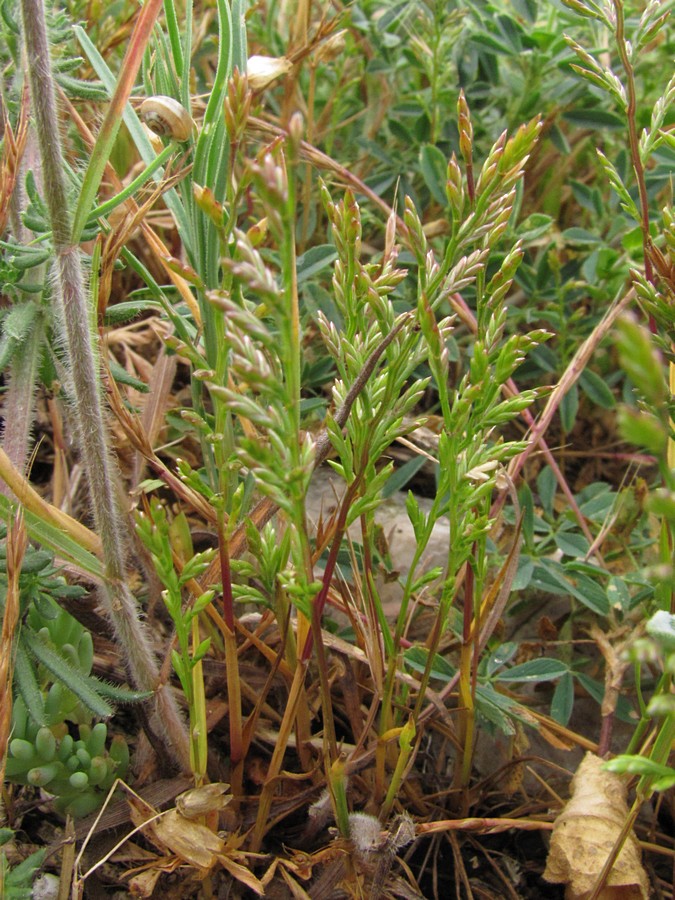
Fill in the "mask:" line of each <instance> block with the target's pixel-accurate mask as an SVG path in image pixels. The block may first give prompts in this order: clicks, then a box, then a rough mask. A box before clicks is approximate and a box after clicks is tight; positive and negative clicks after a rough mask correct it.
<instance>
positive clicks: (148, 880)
mask: <svg viewBox="0 0 675 900" xmlns="http://www.w3.org/2000/svg"><path fill="white" fill-rule="evenodd" d="M163 874H164V873H163V871H162V869H159V868H152V869H146V870H145V871H144V872H138V873H137V874H136V875H134V876H132V877H131V878H130V879H129V893H130V894H131V896H132V897H142V898H145V897H152V894H153V891H154V890H155V888H156V887H157V882H158V881H159V878H160V875H163Z"/></svg>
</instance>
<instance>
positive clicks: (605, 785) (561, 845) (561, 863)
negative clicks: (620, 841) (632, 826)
mask: <svg viewBox="0 0 675 900" xmlns="http://www.w3.org/2000/svg"><path fill="white" fill-rule="evenodd" d="M602 762H603V761H602V760H601V759H600V758H599V757H597V756H595V755H594V754H593V753H587V754H586V756H585V757H584V759H583V760H582V762H581V764H580V765H579V768H578V769H577V772H576V775H575V776H574V778H573V779H572V797H571V798H570V800H569V802H568V803H567V806H566V807H565V809H564V810H563V811H562V812H561V814H560V815H559V816H558V818H557V819H556V821H555V825H554V827H553V835H552V837H551V848H550V850H549V855H548V860H547V862H546V871H545V872H544V878H545V879H546V880H547V881H551V882H554V883H556V884H566V885H567V890H566V893H565V897H566V898H567V900H584V898H587V897H589V896H590V893H591V891H592V890H593V888H594V886H595V883H596V881H597V879H598V876H599V875H600V873H601V871H602V868H603V866H604V864H605V861H606V860H607V857H608V856H609V854H610V852H611V851H612V848H613V847H614V844H615V843H616V840H617V838H618V837H619V835H620V833H621V830H622V828H623V826H624V824H625V822H626V818H627V817H628V806H627V804H626V788H625V785H624V783H623V782H622V780H621V779H620V778H619V777H618V776H617V775H615V774H614V773H613V772H607V771H605V770H604V769H603V768H602ZM648 896H649V882H648V880H647V875H646V873H645V871H644V869H643V868H642V865H641V863H640V850H639V847H638V842H637V840H636V838H635V835H634V834H633V833H632V832H631V833H630V834H629V835H628V837H627V839H626V841H625V843H624V845H623V847H622V849H621V852H620V853H619V855H618V857H617V859H616V862H615V863H614V867H613V868H612V870H611V872H610V874H609V877H608V879H607V883H606V885H605V887H604V888H603V890H602V891H601V893H600V894H599V895H598V898H599V900H613V898H619V897H620V898H622V900H646V898H647V897H648Z"/></svg>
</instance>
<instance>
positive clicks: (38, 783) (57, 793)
mask: <svg viewBox="0 0 675 900" xmlns="http://www.w3.org/2000/svg"><path fill="white" fill-rule="evenodd" d="M12 728H13V730H12V734H13V737H12V740H11V741H10V743H9V752H8V754H7V764H6V770H5V772H6V777H7V779H8V780H9V781H13V782H15V783H18V784H28V785H33V786H34V787H40V788H44V789H45V791H47V792H48V793H50V794H53V795H54V798H55V799H54V806H55V808H56V809H57V810H58V811H59V812H60V813H63V814H64V815H65V814H68V815H71V816H75V817H77V816H86V815H88V814H89V813H90V812H93V810H95V809H96V808H97V807H98V806H100V805H101V803H102V802H103V800H104V799H105V795H106V793H107V792H108V791H109V790H110V788H111V787H112V785H113V783H114V781H115V779H116V778H124V777H125V775H126V771H127V768H128V765H129V747H128V746H127V742H126V741H125V740H124V738H123V737H122V736H121V735H115V736H114V737H113V739H112V741H111V742H110V746H109V747H108V749H106V741H107V737H108V727H107V725H106V724H105V722H98V723H97V724H96V725H94V726H91V725H86V724H81V725H79V738H78V739H77V740H75V739H74V738H73V736H72V734H70V732H69V730H68V726H67V725H66V724H65V723H61V724H60V725H52V726H51V727H50V726H47V725H42V726H39V725H37V723H36V722H35V721H34V720H33V719H32V718H31V716H30V715H29V713H28V709H27V708H26V704H25V703H24V702H23V699H22V698H21V697H17V699H16V701H15V703H14V709H13V711H12Z"/></svg>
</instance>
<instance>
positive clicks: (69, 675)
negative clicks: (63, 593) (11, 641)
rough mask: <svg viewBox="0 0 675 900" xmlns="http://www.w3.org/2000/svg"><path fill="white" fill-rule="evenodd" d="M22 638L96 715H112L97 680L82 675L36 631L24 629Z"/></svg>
mask: <svg viewBox="0 0 675 900" xmlns="http://www.w3.org/2000/svg"><path fill="white" fill-rule="evenodd" d="M22 640H23V642H24V644H25V646H26V647H27V648H28V649H29V650H30V652H31V654H32V655H33V656H34V657H35V659H37V661H38V662H40V663H42V665H43V666H44V667H45V668H46V669H47V670H48V671H49V672H50V673H51V674H52V675H53V676H54V678H55V679H56V680H57V681H59V682H61V683H62V684H63V685H65V687H67V688H68V690H70V691H72V692H73V694H75V696H76V697H77V698H78V699H79V700H80V701H81V702H82V703H83V704H84V705H85V706H86V707H87V709H88V710H90V711H91V712H92V713H93V714H94V715H95V716H98V717H99V718H101V719H108V718H109V717H110V716H112V714H113V713H114V709H113V707H112V706H111V705H110V704H109V703H107V702H106V701H105V700H104V699H103V698H102V697H101V695H100V694H99V693H98V690H97V689H96V688H97V685H96V682H95V681H94V680H93V679H92V678H91V677H89V676H85V675H82V673H81V672H79V671H78V670H77V669H75V667H74V666H72V665H71V664H70V663H69V662H67V661H66V660H65V658H64V657H63V656H61V654H60V653H57V651H56V650H54V648H53V647H51V646H50V645H49V644H47V643H45V642H44V641H43V640H42V638H40V637H39V636H38V635H37V634H35V632H33V631H30V630H29V629H27V628H26V629H24V631H23V633H22Z"/></svg>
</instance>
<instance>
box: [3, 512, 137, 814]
mask: <svg viewBox="0 0 675 900" xmlns="http://www.w3.org/2000/svg"><path fill="white" fill-rule="evenodd" d="M3 530H4V529H3ZM2 536H3V535H2V532H0V537H2ZM4 557H5V548H4V546H0V566H2V568H0V613H2V610H3V607H4V604H5V596H6V587H7V577H6V573H5V571H4V569H5V567H4V565H3V563H4V561H5V560H4ZM19 588H20V612H21V627H20V629H19V630H18V632H17V635H16V637H15V667H14V693H15V697H14V704H13V708H12V738H11V740H10V742H9V746H8V753H7V764H6V773H5V775H6V778H7V780H8V781H12V782H15V783H17V784H26V785H33V786H35V787H40V788H44V789H45V791H47V792H48V793H50V794H52V795H53V796H54V798H55V800H54V805H55V808H56V809H57V810H58V811H59V812H62V813H64V814H65V813H68V814H70V815H73V816H82V815H87V814H88V813H89V812H92V811H93V810H94V809H96V807H97V806H99V805H100V804H101V803H102V802H103V800H104V798H105V795H106V793H107V791H108V790H109V789H110V787H111V786H112V784H113V782H114V780H115V778H117V777H124V776H125V774H126V771H127V768H128V764H129V748H128V747H127V744H126V741H125V740H124V738H122V737H113V739H112V741H110V743H109V747H108V748H107V749H106V743H107V740H108V729H107V726H106V724H105V722H102V721H99V722H98V723H96V724H93V722H94V719H96V718H98V719H107V718H109V717H110V716H111V715H112V714H113V712H114V706H113V703H114V702H115V701H117V702H130V701H134V700H141V699H144V698H145V697H146V696H147V695H146V694H143V693H138V692H132V691H129V690H127V689H125V688H121V687H118V686H116V685H111V684H107V683H106V682H104V681H102V680H101V679H99V678H96V677H95V676H94V675H92V674H91V670H92V665H93V661H94V644H93V640H92V636H91V634H90V633H89V632H88V631H87V630H86V628H84V626H83V625H82V624H81V623H80V622H78V621H77V619H75V618H74V617H73V616H71V615H70V613H69V612H67V610H65V609H62V608H61V607H60V606H59V604H58V602H57V601H58V600H64V599H66V598H68V599H72V598H78V597H80V596H82V594H84V589H83V588H81V587H77V586H72V585H69V584H67V583H66V581H65V579H64V578H63V577H62V576H61V575H60V574H59V571H58V569H57V568H56V567H55V566H54V558H53V556H52V554H51V553H48V552H46V551H44V550H38V549H36V548H34V547H30V546H29V547H28V548H27V550H26V554H25V557H24V560H23V565H22V568H21V575H20V578H19ZM74 733H77V735H78V736H77V737H75V736H74Z"/></svg>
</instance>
